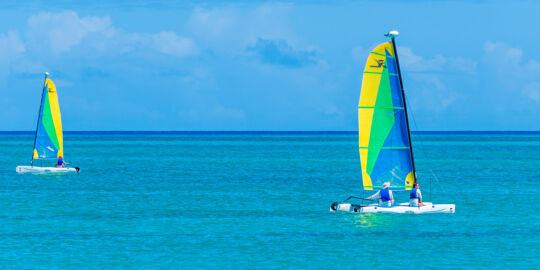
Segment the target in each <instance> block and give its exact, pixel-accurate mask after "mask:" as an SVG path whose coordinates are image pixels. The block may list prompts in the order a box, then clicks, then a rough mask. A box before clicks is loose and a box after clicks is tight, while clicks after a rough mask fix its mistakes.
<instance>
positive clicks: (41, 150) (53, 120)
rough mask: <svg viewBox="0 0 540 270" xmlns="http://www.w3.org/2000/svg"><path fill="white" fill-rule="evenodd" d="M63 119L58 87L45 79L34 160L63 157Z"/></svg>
mask: <svg viewBox="0 0 540 270" xmlns="http://www.w3.org/2000/svg"><path fill="white" fill-rule="evenodd" d="M63 144H64V142H63V136H62V119H61V117H60V107H59V106H58V96H57V94H56V87H55V86H54V83H53V81H52V80H51V79H49V78H45V83H44V86H43V93H42V97H41V106H40V112H39V117H38V124H37V130H36V137H35V142H34V154H33V159H56V158H58V156H63Z"/></svg>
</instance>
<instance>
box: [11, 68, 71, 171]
mask: <svg viewBox="0 0 540 270" xmlns="http://www.w3.org/2000/svg"><path fill="white" fill-rule="evenodd" d="M48 75H49V73H48V72H45V83H44V86H43V91H42V94H41V103H40V106H39V114H38V121H37V127H36V133H35V136H34V152H33V154H32V161H31V162H30V166H17V168H16V169H15V170H16V171H17V172H18V173H27V172H30V173H65V172H79V168H78V167H73V168H67V167H38V166H34V160H35V159H40V160H51V159H54V160H56V159H57V158H58V157H60V156H63V152H64V140H63V134H62V120H61V117H60V107H59V106H58V96H57V94H56V87H55V86H54V83H53V81H52V80H51V79H49V78H47V77H48Z"/></svg>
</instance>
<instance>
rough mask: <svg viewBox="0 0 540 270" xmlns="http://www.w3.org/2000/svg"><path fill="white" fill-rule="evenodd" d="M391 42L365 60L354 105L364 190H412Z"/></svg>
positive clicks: (399, 92) (407, 147)
mask: <svg viewBox="0 0 540 270" xmlns="http://www.w3.org/2000/svg"><path fill="white" fill-rule="evenodd" d="M396 60H397V59H396V54H395V52H394V48H393V45H392V43H391V42H387V43H383V44H380V45H379V46H377V47H376V48H375V49H374V50H373V51H372V52H371V53H370V54H369V57H368V61H367V63H366V67H365V70H364V77H363V81H362V90H361V93H360V100H359V103H358V125H359V153H360V162H361V167H362V179H363V184H364V189H365V190H372V189H373V188H378V187H380V186H382V183H383V182H387V181H388V182H391V183H392V185H391V187H390V188H391V189H394V190H404V189H410V188H412V184H413V182H414V178H413V177H412V175H413V160H412V155H411V152H410V150H411V149H410V147H411V146H410V140H409V132H408V124H407V119H406V112H405V110H406V109H405V104H404V99H403V96H402V91H401V82H400V77H399V71H398V66H397V61H396Z"/></svg>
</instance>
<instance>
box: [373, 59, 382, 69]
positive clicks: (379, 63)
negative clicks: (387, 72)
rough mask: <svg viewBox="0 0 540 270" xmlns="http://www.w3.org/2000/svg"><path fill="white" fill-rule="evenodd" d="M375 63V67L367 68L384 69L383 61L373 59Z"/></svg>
mask: <svg viewBox="0 0 540 270" xmlns="http://www.w3.org/2000/svg"><path fill="white" fill-rule="evenodd" d="M375 62H377V65H376V66H369V67H372V68H380V67H386V66H384V59H379V60H377V59H375Z"/></svg>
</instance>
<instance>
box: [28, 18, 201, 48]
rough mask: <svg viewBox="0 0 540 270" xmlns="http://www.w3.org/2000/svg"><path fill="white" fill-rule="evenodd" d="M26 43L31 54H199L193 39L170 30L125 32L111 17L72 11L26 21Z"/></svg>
mask: <svg viewBox="0 0 540 270" xmlns="http://www.w3.org/2000/svg"><path fill="white" fill-rule="evenodd" d="M25 36H26V42H25V43H26V44H28V45H29V47H30V48H31V49H32V51H35V52H40V53H48V52H52V53H54V54H56V55H60V54H62V53H67V52H70V51H72V50H74V49H75V48H77V49H79V50H82V51H86V52H88V53H96V52H101V53H107V52H110V53H125V52H130V51H134V50H136V49H139V50H154V51H158V52H161V53H164V54H169V55H173V56H177V57H183V56H187V55H192V54H196V53H197V52H198V50H197V48H196V45H195V43H194V42H193V40H191V39H190V38H187V37H183V36H180V35H178V34H177V33H175V32H171V31H162V32H159V33H154V34H152V33H150V34H146V33H144V34H143V33H137V32H127V31H125V30H122V29H119V28H116V27H114V25H113V23H112V21H111V18H109V17H107V16H105V17H96V16H86V17H81V16H79V15H78V14H77V13H76V12H74V11H62V12H59V13H50V12H41V13H39V14H37V15H34V16H31V17H30V18H29V19H28V29H27V30H26V32H25Z"/></svg>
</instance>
